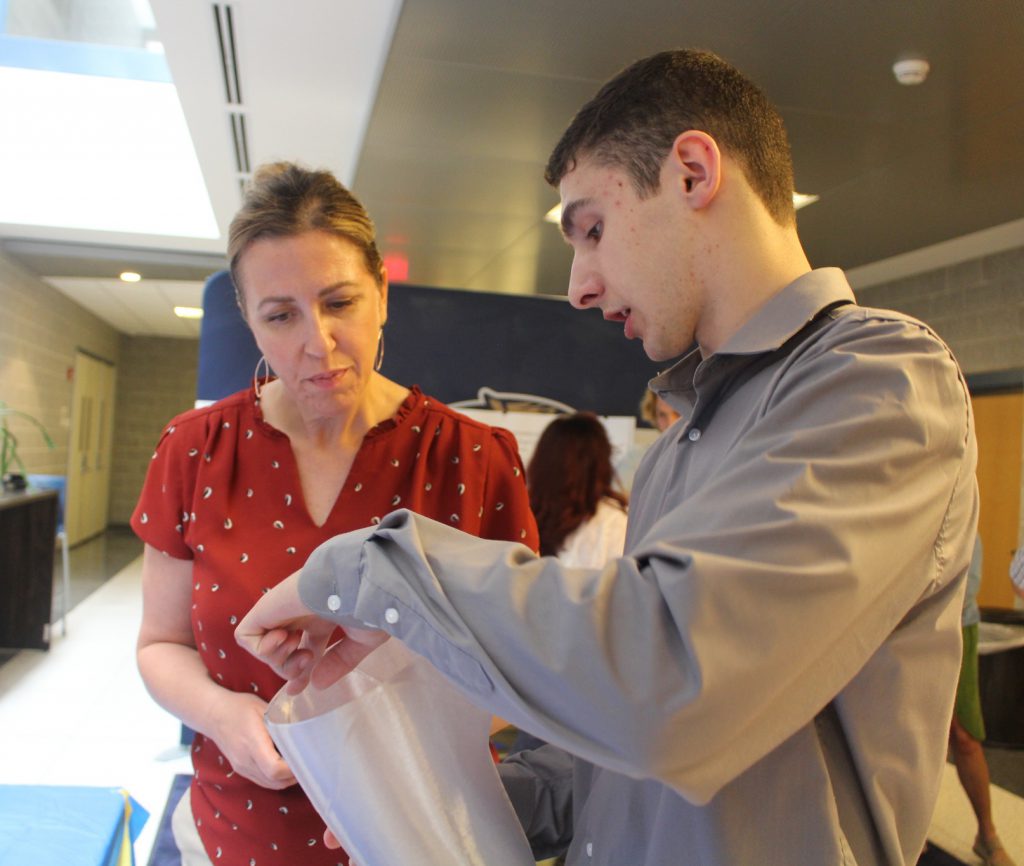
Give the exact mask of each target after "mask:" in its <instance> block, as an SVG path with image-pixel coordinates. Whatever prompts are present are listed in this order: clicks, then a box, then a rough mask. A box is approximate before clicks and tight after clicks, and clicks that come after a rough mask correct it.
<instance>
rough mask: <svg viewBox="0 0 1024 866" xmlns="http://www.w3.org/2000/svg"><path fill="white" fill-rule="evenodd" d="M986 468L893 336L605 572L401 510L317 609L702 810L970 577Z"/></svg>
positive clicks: (941, 372)
mask: <svg viewBox="0 0 1024 866" xmlns="http://www.w3.org/2000/svg"><path fill="white" fill-rule="evenodd" d="M896 359H898V361H897V360H896ZM661 453H662V454H664V455H665V461H666V462H665V464H664V465H662V464H661V462H659V465H658V466H657V467H653V468H652V475H653V476H657V475H659V474H660V475H662V476H664V475H667V474H669V473H671V471H672V466H671V462H670V461H671V459H672V455H671V453H670V452H668V451H667V450H665V451H663V452H661ZM973 460H974V454H973V437H972V435H971V431H970V421H969V407H968V402H967V395H966V390H965V388H964V386H963V383H962V380H961V379H960V377H959V373H958V370H957V369H956V365H955V362H953V360H952V358H951V357H950V356H949V353H948V351H947V350H945V349H944V347H942V346H941V344H939V343H938V342H937V341H936V340H934V338H932V337H930V336H928V335H927V334H925V333H924V332H923V331H921V330H920V329H917V330H914V329H908V328H906V327H902V326H893V325H889V324H886V325H884V326H879V327H878V328H874V329H869V330H868V333H867V336H866V337H864V338H863V339H858V340H855V341H854V340H851V341H849V342H848V343H847V344H844V345H843V346H842V347H841V351H835V352H832V353H829V354H827V355H822V356H821V357H819V358H812V359H810V360H808V361H806V362H805V363H804V364H803V366H802V367H801V368H800V369H799V370H795V371H794V373H793V375H790V376H789V377H787V378H786V379H785V380H782V381H780V382H779V383H778V385H777V387H776V389H775V391H774V392H773V393H772V394H771V395H770V398H769V399H768V401H767V403H766V407H765V409H764V412H763V414H762V415H759V416H758V417H756V418H755V419H753V420H752V421H751V422H750V429H749V430H748V431H747V432H746V435H744V437H743V438H742V439H741V440H739V441H738V442H737V444H736V447H734V448H732V449H731V450H729V451H728V453H726V454H723V455H722V456H721V458H720V459H719V460H718V461H717V462H716V463H715V465H714V467H713V468H714V472H711V471H710V468H709V469H708V472H709V478H708V480H707V482H706V483H705V484H703V485H702V486H701V489H700V492H699V494H696V495H685V496H672V495H669V496H667V497H666V498H665V499H661V498H658V501H657V502H656V503H653V504H648V505H647V506H646V507H648V508H656V509H657V511H658V513H657V515H654V516H651V517H650V519H647V520H644V519H643V517H641V518H640V519H641V523H640V525H641V526H642V527H643V528H642V530H641V531H639V532H638V533H636V534H633V533H631V537H630V540H629V542H628V544H629V550H628V555H627V556H624V557H622V558H620V559H617V560H615V561H613V562H611V563H608V564H607V565H606V566H605V567H604V568H603V569H600V570H598V569H584V568H569V567H566V566H564V565H562V564H560V563H558V562H557V561H556V560H555V559H553V558H551V557H544V558H538V557H536V556H534V555H533V554H532V553H531V552H530V551H529V550H528V549H527V548H525V547H522V546H521V545H516V544H512V543H506V542H497V541H486V540H481V539H477V538H474V537H471V536H468V535H466V534H464V533H460V532H458V531H457V530H454V529H452V528H451V527H448V526H444V525H442V524H440V523H437V522H435V521H432V520H429V519H427V518H424V517H421V516H419V515H415V514H412V513H410V512H408V511H398V512H394V513H392V514H390V515H388V516H387V517H386V518H384V520H383V521H381V523H380V524H379V526H377V527H376V530H375V531H373V532H372V533H369V532H361V533H356V534H353V535H352V536H341V537H339V538H338V539H334V540H332V541H328V542H327V543H325V544H324V545H322V546H321V547H320V548H318V549H317V550H316V551H315V552H314V554H313V555H312V556H311V557H310V559H309V562H308V564H307V565H306V567H305V568H304V569H303V574H302V578H301V586H302V594H303V599H304V601H305V602H306V603H307V604H308V605H309V606H310V608H312V609H313V610H316V611H318V612H321V613H325V612H329V609H330V610H333V611H334V614H333V615H332V617H330V618H335V617H340V616H343V615H354V616H355V618H356V619H357V620H360V621H362V622H365V623H371V624H375V625H378V626H380V627H383V628H385V629H386V630H387V631H388V632H389V633H391V634H392V635H394V636H395V637H398V638H400V639H401V640H402V641H403V642H405V643H406V644H407V645H408V646H409V647H410V648H411V649H412V650H413V651H415V652H417V653H419V654H420V655H423V656H425V657H426V658H427V659H428V660H430V661H431V662H432V663H433V664H434V665H435V666H436V667H438V668H439V669H440V670H441V671H442V673H444V674H445V675H446V676H447V677H448V678H449V679H450V680H451V681H452V682H453V683H454V684H455V685H456V686H457V687H459V688H460V689H461V690H462V691H463V692H464V693H465V694H466V695H467V696H468V697H469V699H470V700H473V701H474V702H475V703H477V704H478V705H479V706H481V707H484V708H485V709H487V710H489V711H490V712H492V713H494V714H495V715H498V716H501V717H502V718H505V719H507V720H508V721H509V722H511V723H512V724H515V725H517V726H518V727H521V728H524V729H526V730H528V731H530V732H531V733H533V734H535V735H536V736H538V737H541V738H542V739H544V740H545V741H546V742H549V743H551V744H553V745H556V746H559V747H561V748H563V749H566V750H568V751H569V752H571V753H572V754H574V755H576V756H578V757H581V758H583V759H584V760H585V761H588V762H590V763H593V764H597V765H599V766H602V767H605V768H608V769H611V770H613V771H616V772H620V773H623V774H625V775H628V776H631V777H634V778H655V779H658V780H659V781H662V782H663V783H665V784H667V785H669V786H670V787H672V788H673V789H674V790H676V791H677V792H679V793H680V794H681V795H682V796H684V797H686V798H687V799H688V800H690V801H691V802H694V803H703V802H707V800H708V799H710V798H711V797H712V796H713V795H714V794H715V793H716V792H717V791H718V790H719V789H721V787H722V786H723V785H725V784H727V783H728V782H729V781H731V780H732V779H734V778H736V776H738V775H739V774H740V773H742V772H744V771H745V770H746V769H747V768H749V767H750V766H752V765H753V764H754V763H755V762H757V761H758V760H760V759H761V758H762V757H764V756H765V755H766V754H768V753H769V752H771V751H772V750H774V749H776V748H778V747H779V746H780V744H782V743H783V742H785V741H786V740H787V739H788V738H789V737H791V736H792V735H793V733H794V732H796V731H797V730H799V729H800V728H801V727H803V726H804V725H806V724H808V723H809V722H810V721H811V720H812V719H813V718H814V717H815V715H816V714H817V713H818V712H819V711H820V709H821V708H822V707H823V706H825V705H826V704H827V703H828V702H829V701H830V700H831V699H832V698H833V697H834V696H835V695H836V694H838V693H839V691H840V690H841V689H843V688H844V687H845V686H846V685H847V684H848V683H849V682H850V680H851V679H852V678H853V677H854V676H855V675H857V673H858V671H860V670H861V669H862V668H863V667H864V665H865V664H866V663H867V661H868V660H869V659H870V658H871V657H872V656H873V654H874V653H876V652H877V651H878V649H879V648H880V647H881V646H882V644H883V643H884V642H885V641H886V640H887V639H888V637H889V636H890V635H891V634H892V633H893V632H894V630H895V629H896V628H897V626H898V625H899V624H900V622H901V621H902V620H903V618H904V617H905V616H906V615H907V612H908V611H909V610H911V609H912V607H913V606H914V605H915V604H916V603H917V602H918V601H919V600H920V599H921V598H922V597H924V596H926V595H927V594H929V593H933V592H936V591H937V590H938V589H939V588H940V587H941V586H942V585H944V584H948V583H949V582H951V581H953V580H957V579H959V578H960V577H962V575H963V573H964V571H965V570H966V566H967V560H968V558H969V554H970V548H969V543H970V541H969V540H967V539H966V536H967V534H968V533H969V534H970V535H971V538H973V531H974V529H973V526H974V518H975V516H976V515H975V512H974V509H975V505H976V497H975V495H974V492H975V488H974V463H973ZM635 502H636V505H635V511H636V512H640V513H641V515H642V513H643V509H644V507H645V506H644V505H643V504H642V503H639V502H637V501H636V500H635ZM662 503H664V504H662ZM633 519H634V511H631V515H630V520H631V521H633ZM331 595H333V596H336V599H335V600H334V602H333V604H335V605H336V606H335V607H332V605H331V604H328V598H329V596H331ZM956 601H957V604H958V605H959V597H957V599H956ZM339 621H340V620H339ZM905 673H907V672H906V671H902V672H901V673H900V675H903V674H905Z"/></svg>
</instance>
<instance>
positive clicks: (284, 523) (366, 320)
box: [132, 163, 537, 866]
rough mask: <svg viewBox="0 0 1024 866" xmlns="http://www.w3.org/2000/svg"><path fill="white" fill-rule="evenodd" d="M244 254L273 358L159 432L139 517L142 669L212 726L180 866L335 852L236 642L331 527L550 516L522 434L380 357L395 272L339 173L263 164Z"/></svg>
mask: <svg viewBox="0 0 1024 866" xmlns="http://www.w3.org/2000/svg"><path fill="white" fill-rule="evenodd" d="M228 255H229V260H230V266H231V274H232V279H233V281H234V284H235V291H236V294H237V296H238V304H239V307H240V309H241V311H242V315H243V317H244V318H245V321H246V322H247V323H248V325H249V327H250V328H251V329H252V333H253V336H254V337H255V339H256V343H257V344H258V345H259V348H260V349H261V351H262V352H263V355H264V358H265V361H266V363H267V365H268V367H269V369H268V370H266V371H264V372H265V373H266V375H258V373H259V368H257V375H256V376H255V377H254V380H253V385H252V387H251V388H249V389H247V390H246V391H242V392H240V393H238V394H235V395H233V396H230V397H226V398H225V399H223V400H220V401H218V402H216V403H214V404H213V405H212V406H208V407H206V408H203V409H196V410H193V411H190V412H186V413H184V414H183V415H179V416H178V417H177V418H175V419H173V420H172V421H171V422H170V424H169V425H168V426H167V428H166V430H165V431H164V434H163V436H162V437H161V439H160V442H159V444H158V445H157V447H156V453H154V455H153V459H152V462H151V463H150V467H149V474H148V476H147V478H146V483H145V486H144V488H143V491H142V495H141V497H140V499H139V503H138V506H137V508H136V510H135V514H134V515H133V517H132V527H133V529H134V530H135V532H136V534H138V536H139V537H140V538H141V539H142V540H143V541H144V542H145V543H146V546H145V553H144V558H143V572H142V591H143V615H142V626H141V629H140V631H139V638H138V664H139V670H140V672H141V674H142V678H143V680H144V681H145V684H146V687H147V688H148V689H149V691H150V693H151V694H152V695H153V697H154V698H155V699H156V701H157V702H158V703H159V704H160V705H161V706H163V707H165V708H166V709H167V710H169V711H170V712H172V713H173V714H174V715H176V716H178V717H179V718H180V719H181V720H182V721H184V722H185V723H186V724H187V725H189V727H191V728H193V729H194V730H195V731H197V735H196V737H195V741H194V743H193V745H192V760H193V765H194V767H195V776H194V777H193V779H192V784H191V787H190V789H189V790H188V791H187V792H186V793H185V795H184V796H183V797H182V799H181V802H180V803H179V806H178V808H177V810H176V811H175V813H174V820H173V830H174V836H175V839H176V841H177V842H178V847H179V848H180V850H181V853H182V862H183V866H201V864H209V863H211V862H213V863H216V864H218V866H221V864H225V866H226V864H232V866H251V864H252V863H258V864H259V866H269V864H280V866H293V864H296V863H302V864H304V866H305V864H308V866H312V864H324V866H328V864H330V866H334V864H336V863H337V862H338V859H339V858H338V854H337V852H335V851H331V850H329V849H327V848H326V847H325V846H324V844H323V841H322V839H321V837H322V835H323V832H324V823H323V821H322V820H321V818H320V816H319V815H317V813H316V812H315V811H314V809H313V806H312V805H311V803H310V802H309V800H308V799H307V798H306V796H305V794H304V793H303V792H302V790H301V789H300V788H299V787H298V785H296V784H295V778H294V776H293V775H292V772H291V770H290V769H289V768H288V766H287V764H286V763H285V762H284V760H282V758H281V756H280V755H279V754H278V753H277V751H276V750H275V748H274V744H273V742H272V741H271V739H270V735H269V734H268V732H267V729H266V727H265V726H264V724H263V713H264V711H265V710H266V708H267V702H268V701H270V699H271V698H273V696H274V694H275V693H276V692H277V691H278V689H279V688H280V687H281V685H282V684H283V680H282V679H281V678H280V677H279V676H277V675H276V674H275V673H274V671H272V670H271V669H270V668H269V667H267V666H266V665H264V664H262V663H261V662H260V661H259V660H257V659H254V658H253V657H252V656H250V655H248V654H247V653H244V652H240V651H239V649H238V647H237V646H236V645H235V643H234V638H233V632H234V627H235V624H236V623H237V622H238V620H239V619H241V617H242V616H243V615H244V614H245V612H246V611H247V610H248V609H249V608H250V607H251V606H252V604H253V603H254V602H255V601H256V599H257V598H259V596H260V595H261V594H262V593H264V592H266V591H267V590H268V589H269V588H270V587H272V586H273V585H274V584H275V583H277V582H278V581H279V580H281V579H282V578H284V577H286V576H287V575H288V574H290V573H291V572H293V571H294V570H295V569H296V568H298V567H299V566H300V565H301V564H302V563H303V562H304V561H305V558H306V557H307V556H308V555H309V553H310V551H312V550H313V549H314V548H315V547H316V546H317V545H318V544H320V543H321V542H322V541H324V540H325V539H328V538H331V537H332V536H334V535H337V534H338V533H341V532H345V531H348V530H351V529H355V528H357V527H365V526H371V525H374V524H377V523H379V522H380V521H381V519H382V518H383V517H384V516H385V515H386V514H387V513H388V512H389V511H392V510H394V509H395V508H397V507H398V506H399V505H401V506H403V507H405V508H411V509H413V510H414V511H417V512H420V513H422V514H427V515H430V516H433V517H437V518H438V519H439V520H443V521H445V522H446V523H449V524H450V525H458V526H459V527H460V528H461V529H463V530H465V531H466V532H470V533H473V534H474V535H480V536H483V537H487V538H498V539H507V540H515V541H519V542H522V543H524V544H526V545H527V546H528V547H536V544H537V536H536V527H535V524H534V520H533V516H532V514H531V513H530V510H529V504H528V500H527V493H526V486H525V484H524V478H523V472H522V468H521V463H520V460H519V455H518V452H517V450H516V444H515V440H514V439H513V437H512V435H511V434H510V433H509V432H508V431H505V430H499V429H494V428H490V427H486V426H484V425H483V424H479V423H477V422H475V421H472V420H470V419H469V418H467V417H465V416H463V415H459V414H457V413H455V412H453V411H452V410H450V409H448V408H447V407H446V406H444V405H442V404H441V403H439V402H438V401H437V400H434V399H432V398H430V397H427V396H426V395H424V394H423V393H422V392H421V391H420V390H419V389H418V388H416V387H412V388H406V387H405V386H403V385H399V384H398V383H396V382H392V381H390V380H389V379H387V378H385V377H384V376H382V375H381V373H380V372H379V371H380V366H381V358H382V351H383V329H384V323H385V321H386V320H387V295H388V279H387V272H386V270H385V268H384V265H383V264H382V262H381V258H380V255H379V253H378V251H377V245H376V242H375V239H374V228H373V223H372V222H371V220H370V217H369V215H368V214H367V213H366V211H365V210H364V209H363V206H362V205H361V204H360V203H359V202H358V201H357V200H356V199H355V197H354V196H353V195H352V194H351V193H350V192H349V191H348V190H347V189H346V188H345V187H344V186H342V184H340V183H339V182H338V181H337V179H336V178H335V177H334V176H333V175H332V174H330V173H329V172H326V171H310V170H307V169H304V168H302V167H300V166H297V165H294V164H291V163H275V164H271V165H266V166H263V167H261V168H260V169H259V170H258V171H257V172H256V174H255V176H254V177H253V180H252V182H251V184H250V185H249V187H248V189H247V191H246V194H245V199H244V202H243V204H242V208H241V209H240V210H239V212H238V214H237V215H236V216H235V218H234V220H233V222H232V223H231V228H230V236H229V240H228ZM261 366H262V361H261ZM270 371H273V373H275V374H276V376H273V377H271V376H270V375H269V374H270ZM351 795H352V796H353V797H358V796H359V791H358V790H353V791H352V792H351Z"/></svg>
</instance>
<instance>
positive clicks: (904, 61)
mask: <svg viewBox="0 0 1024 866" xmlns="http://www.w3.org/2000/svg"><path fill="white" fill-rule="evenodd" d="M929 69H931V66H930V65H929V64H928V61H927V60H925V59H924V58H923V57H901V58H900V59H899V60H897V61H896V62H895V63H894V64H893V65H892V74H893V75H895V76H896V80H897V81H898V82H899V83H900V84H905V85H906V86H907V87H911V86H913V85H915V84H921V83H922V82H923V81H924V80H925V79H926V78H927V77H928V70H929Z"/></svg>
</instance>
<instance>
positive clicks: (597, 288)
mask: <svg viewBox="0 0 1024 866" xmlns="http://www.w3.org/2000/svg"><path fill="white" fill-rule="evenodd" d="M601 293H602V289H601V283H600V281H599V280H598V279H597V275H596V274H595V273H594V271H593V269H592V268H589V267H587V266H586V265H585V264H584V263H583V262H581V261H580V259H579V258H578V257H575V258H573V260H572V268H571V269H570V271H569V292H568V294H569V303H571V304H572V305H573V306H574V307H575V308H576V309H577V310H585V309H587V307H593V306H596V305H597V303H598V301H599V300H600V298H601Z"/></svg>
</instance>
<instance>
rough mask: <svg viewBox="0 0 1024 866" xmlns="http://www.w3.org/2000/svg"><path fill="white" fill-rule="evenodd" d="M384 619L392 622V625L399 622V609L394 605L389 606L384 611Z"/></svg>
mask: <svg viewBox="0 0 1024 866" xmlns="http://www.w3.org/2000/svg"><path fill="white" fill-rule="evenodd" d="M384 621H385V622H387V623H390V624H391V625H394V624H395V623H396V622H398V611H397V610H395V609H394V608H393V607H389V608H388V609H387V610H386V611H384Z"/></svg>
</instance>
